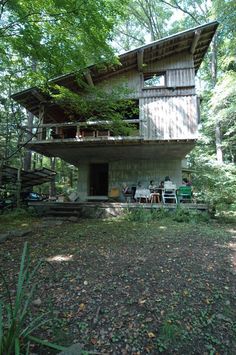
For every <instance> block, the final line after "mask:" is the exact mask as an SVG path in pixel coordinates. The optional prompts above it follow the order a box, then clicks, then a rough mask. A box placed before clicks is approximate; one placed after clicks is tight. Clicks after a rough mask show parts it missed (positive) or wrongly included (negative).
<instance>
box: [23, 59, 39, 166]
mask: <svg viewBox="0 0 236 355" xmlns="http://www.w3.org/2000/svg"><path fill="white" fill-rule="evenodd" d="M31 67H32V70H33V71H36V62H35V61H33V63H32V66H31ZM33 119H34V115H33V114H32V113H31V112H27V123H28V124H27V126H28V127H27V130H28V131H29V133H27V136H26V139H27V141H28V140H30V139H31V138H32V135H31V132H32V130H33V128H32V127H33ZM31 163H32V152H31V150H26V151H25V156H24V164H23V168H24V170H30V169H31Z"/></svg>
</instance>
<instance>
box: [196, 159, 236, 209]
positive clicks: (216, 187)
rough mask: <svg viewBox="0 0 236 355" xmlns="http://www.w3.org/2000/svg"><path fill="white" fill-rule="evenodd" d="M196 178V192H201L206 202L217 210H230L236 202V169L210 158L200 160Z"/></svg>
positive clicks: (197, 165)
mask: <svg viewBox="0 0 236 355" xmlns="http://www.w3.org/2000/svg"><path fill="white" fill-rule="evenodd" d="M196 169H197V174H196V175H195V177H194V181H193V182H194V187H195V188H196V191H201V193H202V195H203V198H204V200H205V202H207V203H208V204H209V206H210V207H214V208H216V209H217V210H222V209H226V210H228V209H230V208H231V207H233V204H234V203H235V200H236V191H235V185H236V167H235V165H234V164H219V163H218V162H217V161H216V160H213V159H210V158H209V157H202V158H201V159H199V158H198V161H197V162H196Z"/></svg>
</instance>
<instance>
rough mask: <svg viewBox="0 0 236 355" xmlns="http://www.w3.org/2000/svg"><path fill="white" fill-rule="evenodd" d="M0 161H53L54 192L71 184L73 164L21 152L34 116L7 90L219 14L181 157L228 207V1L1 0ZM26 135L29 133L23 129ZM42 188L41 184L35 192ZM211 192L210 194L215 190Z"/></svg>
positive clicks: (212, 197)
mask: <svg viewBox="0 0 236 355" xmlns="http://www.w3.org/2000/svg"><path fill="white" fill-rule="evenodd" d="M0 10H1V11H0V16H1V27H0V38H1V44H0V51H1V69H0V75H1V81H0V85H1V96H0V105H1V113H0V114H1V119H0V125H1V130H0V158H1V166H3V165H11V166H15V167H17V168H19V167H21V168H24V169H29V168H39V167H42V166H45V167H52V168H53V169H54V168H56V171H57V172H58V174H57V178H56V180H57V181H56V184H57V190H58V192H68V191H71V190H73V188H74V186H73V184H74V181H75V180H76V176H77V168H75V167H73V166H72V165H68V164H66V163H65V162H63V161H61V160H60V159H56V158H51V159H49V158H46V157H43V156H41V155H39V154H37V153H33V152H30V151H27V150H26V149H25V147H24V145H22V143H21V138H22V134H23V133H25V132H22V129H21V127H22V126H24V125H26V124H28V125H30V124H31V125H32V122H33V121H34V118H33V116H32V114H30V113H27V112H26V111H25V110H23V109H22V107H20V106H18V105H17V104H16V103H15V102H14V101H13V100H12V99H11V95H12V94H13V93H16V92H18V91H22V90H24V89H26V88H29V87H33V86H39V87H43V86H45V85H47V83H48V81H49V80H50V79H51V78H53V77H56V76H58V75H62V74H67V73H71V72H79V71H80V70H81V69H82V68H84V67H85V66H87V65H89V64H91V63H97V64H99V62H100V63H102V62H104V61H108V62H110V63H113V62H115V61H116V60H117V59H116V55H117V54H118V53H121V52H124V51H127V50H130V49H133V48H135V47H138V46H140V45H142V44H145V43H148V42H150V41H153V40H157V39H160V38H163V37H165V36H168V35H171V34H174V33H177V32H179V31H183V30H186V29H189V28H192V27H194V26H197V25H199V24H204V23H207V22H209V21H212V20H217V21H219V27H218V30H217V33H216V35H215V37H214V39H213V41H212V43H211V48H210V50H208V53H207V55H206V57H205V60H204V63H203V64H202V66H201V68H200V70H199V72H198V77H197V81H198V95H199V96H200V101H201V123H200V139H199V140H198V143H197V146H196V147H195V149H194V150H193V151H192V152H191V154H190V155H189V156H188V166H189V167H190V168H191V169H193V170H194V171H195V174H194V176H193V180H194V185H195V187H196V189H198V190H199V191H203V193H204V195H205V197H206V199H207V200H208V202H209V203H210V204H211V205H213V206H214V207H216V206H217V208H218V209H220V210H222V209H229V208H230V209H232V208H234V207H235V197H236V196H235V188H234V186H235V160H236V157H235V155H236V147H235V130H236V126H235V93H236V87H235V85H236V84H235V75H236V74H235V72H236V63H235V46H236V43H235V41H236V39H235V31H236V30H235V13H236V5H235V2H234V1H224V0H215V1H210V0H207V1H205V0H203V1H201V0H199V1H195V2H194V3H193V2H192V1H175V0H173V1H169V2H168V1H156V0H147V1H145V0H136V1H128V0H119V1H116V2H115V1H112V0H103V1H96V2H94V1H92V0H91V1H90V0H89V1H87V2H86V3H85V2H83V1H79V0H78V1H75V0H71V1H63V0H60V1H30V0H29V1H13V0H6V1H4V0H3V1H1V8H0ZM29 137H30V136H29ZM42 189H43V190H45V189H48V187H44V188H41V192H47V191H43V190H42ZM216 191H217V193H216Z"/></svg>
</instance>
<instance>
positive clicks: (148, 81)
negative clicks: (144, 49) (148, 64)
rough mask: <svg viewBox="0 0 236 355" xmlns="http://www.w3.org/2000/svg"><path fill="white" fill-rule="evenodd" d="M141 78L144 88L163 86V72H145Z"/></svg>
mask: <svg viewBox="0 0 236 355" xmlns="http://www.w3.org/2000/svg"><path fill="white" fill-rule="evenodd" d="M143 79H144V87H145V88H149V87H160V86H165V73H145V74H144V76H143Z"/></svg>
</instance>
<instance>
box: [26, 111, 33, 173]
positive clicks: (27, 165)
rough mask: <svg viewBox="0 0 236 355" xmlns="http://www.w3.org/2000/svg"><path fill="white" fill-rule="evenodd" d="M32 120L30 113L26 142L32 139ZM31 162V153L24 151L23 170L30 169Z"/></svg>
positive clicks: (29, 113)
mask: <svg viewBox="0 0 236 355" xmlns="http://www.w3.org/2000/svg"><path fill="white" fill-rule="evenodd" d="M33 118H34V116H33V114H32V113H31V112H28V119H27V122H28V124H27V126H28V127H27V130H28V131H29V133H27V136H26V139H27V141H28V140H29V139H31V138H32V135H31V133H30V132H32V126H33ZM31 161H32V152H31V150H26V151H25V156H24V170H30V169H31Z"/></svg>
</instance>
